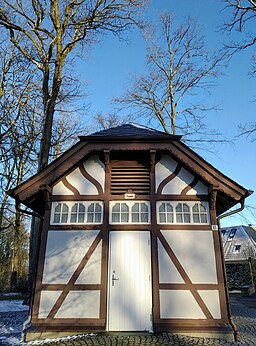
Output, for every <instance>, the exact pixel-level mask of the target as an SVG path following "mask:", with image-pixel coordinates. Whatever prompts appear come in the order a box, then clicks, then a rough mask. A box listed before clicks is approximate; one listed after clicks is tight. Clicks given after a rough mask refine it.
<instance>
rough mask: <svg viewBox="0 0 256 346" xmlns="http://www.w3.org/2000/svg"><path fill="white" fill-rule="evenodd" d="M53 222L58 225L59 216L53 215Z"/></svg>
mask: <svg viewBox="0 0 256 346" xmlns="http://www.w3.org/2000/svg"><path fill="white" fill-rule="evenodd" d="M53 222H54V223H60V214H54V218H53Z"/></svg>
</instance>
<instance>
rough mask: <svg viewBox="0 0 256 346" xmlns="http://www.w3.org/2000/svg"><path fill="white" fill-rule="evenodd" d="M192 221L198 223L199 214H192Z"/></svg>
mask: <svg viewBox="0 0 256 346" xmlns="http://www.w3.org/2000/svg"><path fill="white" fill-rule="evenodd" d="M193 221H194V222H196V223H198V222H200V217H199V214H193Z"/></svg>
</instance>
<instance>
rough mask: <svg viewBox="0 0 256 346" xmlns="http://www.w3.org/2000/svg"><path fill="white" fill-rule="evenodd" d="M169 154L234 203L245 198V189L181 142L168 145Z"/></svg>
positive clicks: (246, 192)
mask: <svg viewBox="0 0 256 346" xmlns="http://www.w3.org/2000/svg"><path fill="white" fill-rule="evenodd" d="M170 152H171V153H173V154H174V156H176V157H178V158H179V159H180V160H181V161H182V162H184V163H185V164H186V165H187V166H188V167H189V168H190V169H192V171H194V172H195V173H197V174H198V175H199V176H201V177H202V178H203V179H204V180H205V181H206V182H208V183H209V184H210V185H213V186H215V187H216V188H217V190H220V191H222V192H223V193H224V194H226V195H228V196H229V197H232V198H233V199H235V200H236V201H240V199H241V198H243V197H247V195H248V190H247V189H245V188H244V187H242V186H240V185H239V184H237V183H236V182H234V181H233V180H232V179H230V178H228V177H227V176H225V175H224V174H223V173H221V172H220V171H219V170H217V169H216V168H214V167H213V166H212V165H211V164H209V163H208V162H207V161H205V160H204V159H203V158H202V157H200V156H199V155H198V154H196V153H195V152H194V151H192V150H191V149H190V148H188V147H187V146H186V145H185V144H183V143H182V142H177V141H175V142H172V143H170Z"/></svg>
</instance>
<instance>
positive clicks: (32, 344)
mask: <svg viewBox="0 0 256 346" xmlns="http://www.w3.org/2000/svg"><path fill="white" fill-rule="evenodd" d="M96 335H97V334H93V333H91V334H79V335H74V336H66V337H63V338H55V339H44V340H35V341H29V342H26V343H24V342H22V341H21V340H19V339H18V338H16V337H13V336H11V337H6V336H2V337H1V336H0V345H1V341H4V342H5V345H19V346H22V345H24V346H40V345H46V344H51V343H53V342H56V341H57V342H61V341H63V342H65V341H69V340H77V339H80V338H84V337H92V336H96Z"/></svg>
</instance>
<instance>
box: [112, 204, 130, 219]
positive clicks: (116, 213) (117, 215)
mask: <svg viewBox="0 0 256 346" xmlns="http://www.w3.org/2000/svg"><path fill="white" fill-rule="evenodd" d="M112 222H115V223H128V222H129V207H128V205H127V204H126V203H115V205H114V206H113V208H112Z"/></svg>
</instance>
